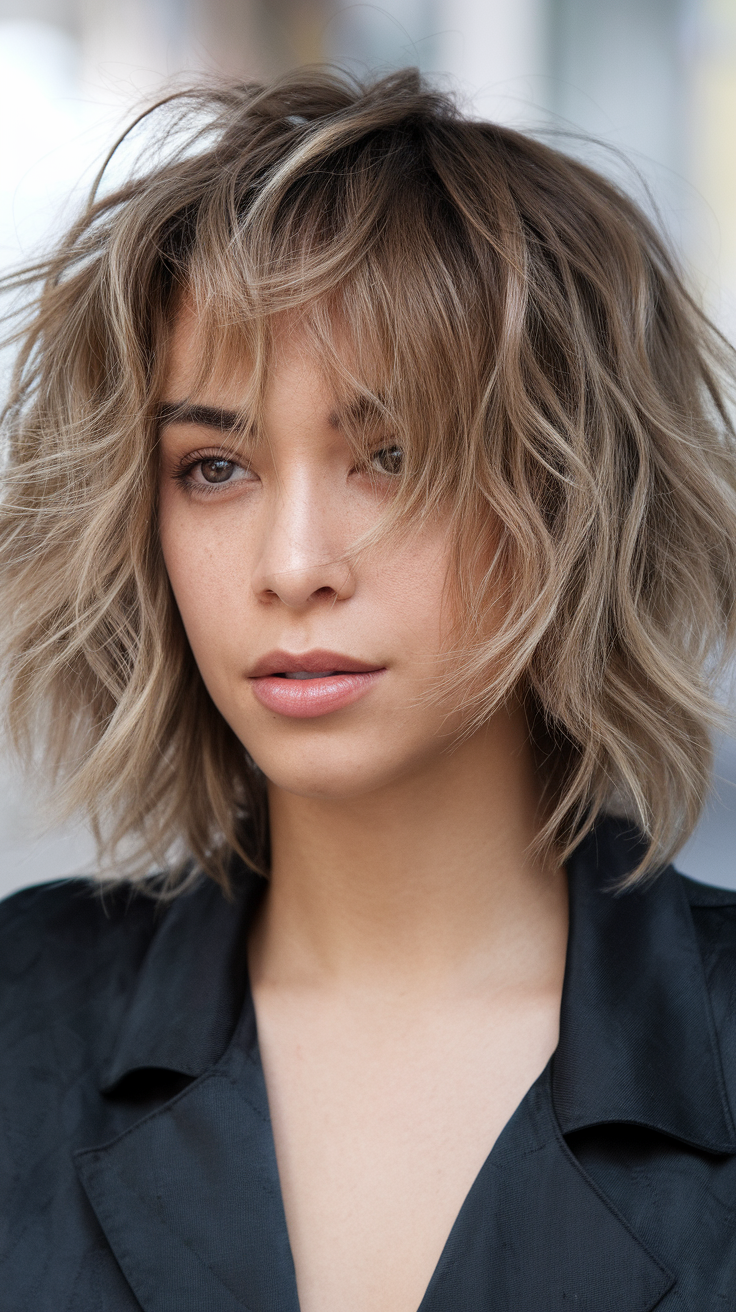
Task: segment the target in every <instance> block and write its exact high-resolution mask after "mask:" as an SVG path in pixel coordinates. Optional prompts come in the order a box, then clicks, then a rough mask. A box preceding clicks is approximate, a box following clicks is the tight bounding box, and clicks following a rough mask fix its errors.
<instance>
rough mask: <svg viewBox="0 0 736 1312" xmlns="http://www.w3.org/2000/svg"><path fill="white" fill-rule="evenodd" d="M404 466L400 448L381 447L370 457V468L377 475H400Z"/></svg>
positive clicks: (402, 453)
mask: <svg viewBox="0 0 736 1312" xmlns="http://www.w3.org/2000/svg"><path fill="white" fill-rule="evenodd" d="M403 466H404V452H403V451H402V450H401V447H400V446H382V447H380V449H379V450H378V451H374V452H373V455H372V456H371V468H372V469H375V470H376V471H377V473H379V474H400V473H401V470H402V468H403Z"/></svg>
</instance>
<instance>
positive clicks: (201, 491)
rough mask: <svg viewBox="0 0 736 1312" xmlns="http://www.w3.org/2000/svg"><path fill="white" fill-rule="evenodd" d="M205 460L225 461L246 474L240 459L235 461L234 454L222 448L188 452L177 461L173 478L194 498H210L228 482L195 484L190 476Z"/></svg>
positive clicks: (245, 465)
mask: <svg viewBox="0 0 736 1312" xmlns="http://www.w3.org/2000/svg"><path fill="white" fill-rule="evenodd" d="M207 460H226V461H228V463H230V464H232V465H234V466H235V467H236V468H237V469H242V470H244V471H246V472H247V470H248V469H249V466H248V465H247V464H243V462H242V459H240V460H239V459H237V457H236V456H235V454H234V453H233V452H230V451H224V450H223V449H222V447H219V448H218V449H217V450H212V449H210V450H203V451H190V452H188V453H187V455H185V456H182V457H181V459H180V460H179V461H177V463H176V466H175V468H174V472H173V477H174V479H175V480H176V482H177V483H179V484H181V486H182V487H183V488H184V489H185V490H186V491H187V492H188V493H189V494H190V496H191V495H194V496H211V495H212V494H213V493H215V494H219V493H220V489H221V488H224V487H227V486H228V483H229V482H230V480H229V479H228V480H227V481H226V482H224V483H207V482H202V483H195V482H194V480H193V478H192V474H193V472H194V470H195V469H196V468H197V466H198V465H202V464H204V463H205V461H207Z"/></svg>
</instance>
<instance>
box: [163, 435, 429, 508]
mask: <svg viewBox="0 0 736 1312" xmlns="http://www.w3.org/2000/svg"><path fill="white" fill-rule="evenodd" d="M394 453H396V454H397V455H398V458H399V459H398V463H399V469H396V470H394V471H389V470H387V469H377V468H376V467H375V466H373V472H374V473H379V474H384V475H386V476H387V477H388V478H395V477H396V475H397V474H398V473H399V472H400V466H401V461H402V460H403V453H402V452H401V449H400V448H399V447H396V446H385V447H379V448H377V450H375V451H374V452H373V454H372V455H371V457H370V461H369V463H368V464H367V465H366V466H365V472H366V473H370V472H371V466H372V462H373V461H374V460H376V459H377V458H378V457H379V456H383V455H389V454H391V455H393V454H394ZM207 460H223V461H227V462H228V463H231V464H232V465H234V466H235V468H236V469H242V470H243V471H244V472H246V473H247V471H248V469H249V468H250V466H249V465H246V464H243V463H242V461H241V460H238V459H237V458H236V456H235V454H234V453H232V452H229V451H224V450H223V449H222V447H220V448H218V449H217V450H212V449H209V450H202V451H191V452H188V453H187V455H185V456H182V457H181V459H180V460H179V461H177V464H176V466H175V469H174V472H173V477H174V479H175V480H176V482H177V483H179V484H180V485H181V486H182V487H183V488H184V489H185V490H186V491H187V492H188V493H189V495H190V496H191V495H194V496H211V495H213V494H215V495H221V492H220V489H221V488H225V487H227V486H228V485H229V483H230V479H227V480H225V481H224V482H222V483H207V482H206V481H204V482H202V483H195V482H194V480H193V479H192V473H193V471H194V470H195V469H196V468H197V466H198V465H202V464H204V463H205V461H207ZM356 468H359V467H357V466H356ZM361 472H363V471H361Z"/></svg>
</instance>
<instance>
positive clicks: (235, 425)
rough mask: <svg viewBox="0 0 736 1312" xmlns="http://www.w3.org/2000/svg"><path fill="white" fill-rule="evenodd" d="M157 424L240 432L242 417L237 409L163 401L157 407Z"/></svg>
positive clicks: (242, 425) (242, 427) (220, 431)
mask: <svg viewBox="0 0 736 1312" xmlns="http://www.w3.org/2000/svg"><path fill="white" fill-rule="evenodd" d="M157 418H158V422H159V426H160V427H161V428H163V427H164V426H165V425H167V424H196V425H197V427H199V428H216V429H217V431H218V432H219V433H231V432H232V431H233V430H234V429H236V430H238V431H240V432H242V431H243V429H244V424H243V418H242V416H241V415H239V414H238V412H237V410H223V409H222V408H221V407H220V406H216V405H190V404H189V403H188V402H187V401H165V402H164V403H163V405H160V406H159V408H158V413H157Z"/></svg>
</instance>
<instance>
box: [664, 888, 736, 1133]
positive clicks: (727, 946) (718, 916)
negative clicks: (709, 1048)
mask: <svg viewBox="0 0 736 1312" xmlns="http://www.w3.org/2000/svg"><path fill="white" fill-rule="evenodd" d="M678 879H679V880H680V881H681V884H682V887H683V890H684V892H685V896H686V897H687V900H688V902H689V904H690V911H691V914H692V918H693V924H694V926H695V933H696V937H697V940H698V946H699V948H700V955H701V958H702V962H703V969H704V973H705V982H706V986H707V990H708V994H709V997H710V1005H711V1011H712V1016H713V1022H714V1025H715V1030H716V1034H717V1036H718V1043H719V1047H720V1052H721V1062H722V1069H723V1074H724V1077H725V1082H726V1087H727V1089H728V1090H729V1095H730V1097H731V1101H732V1104H733V1109H734V1112H736V890H734V889H728V888H714V887H712V886H711V885H710V884H699V883H697V882H696V881H695V880H694V879H688V878H687V876H685V875H678Z"/></svg>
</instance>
